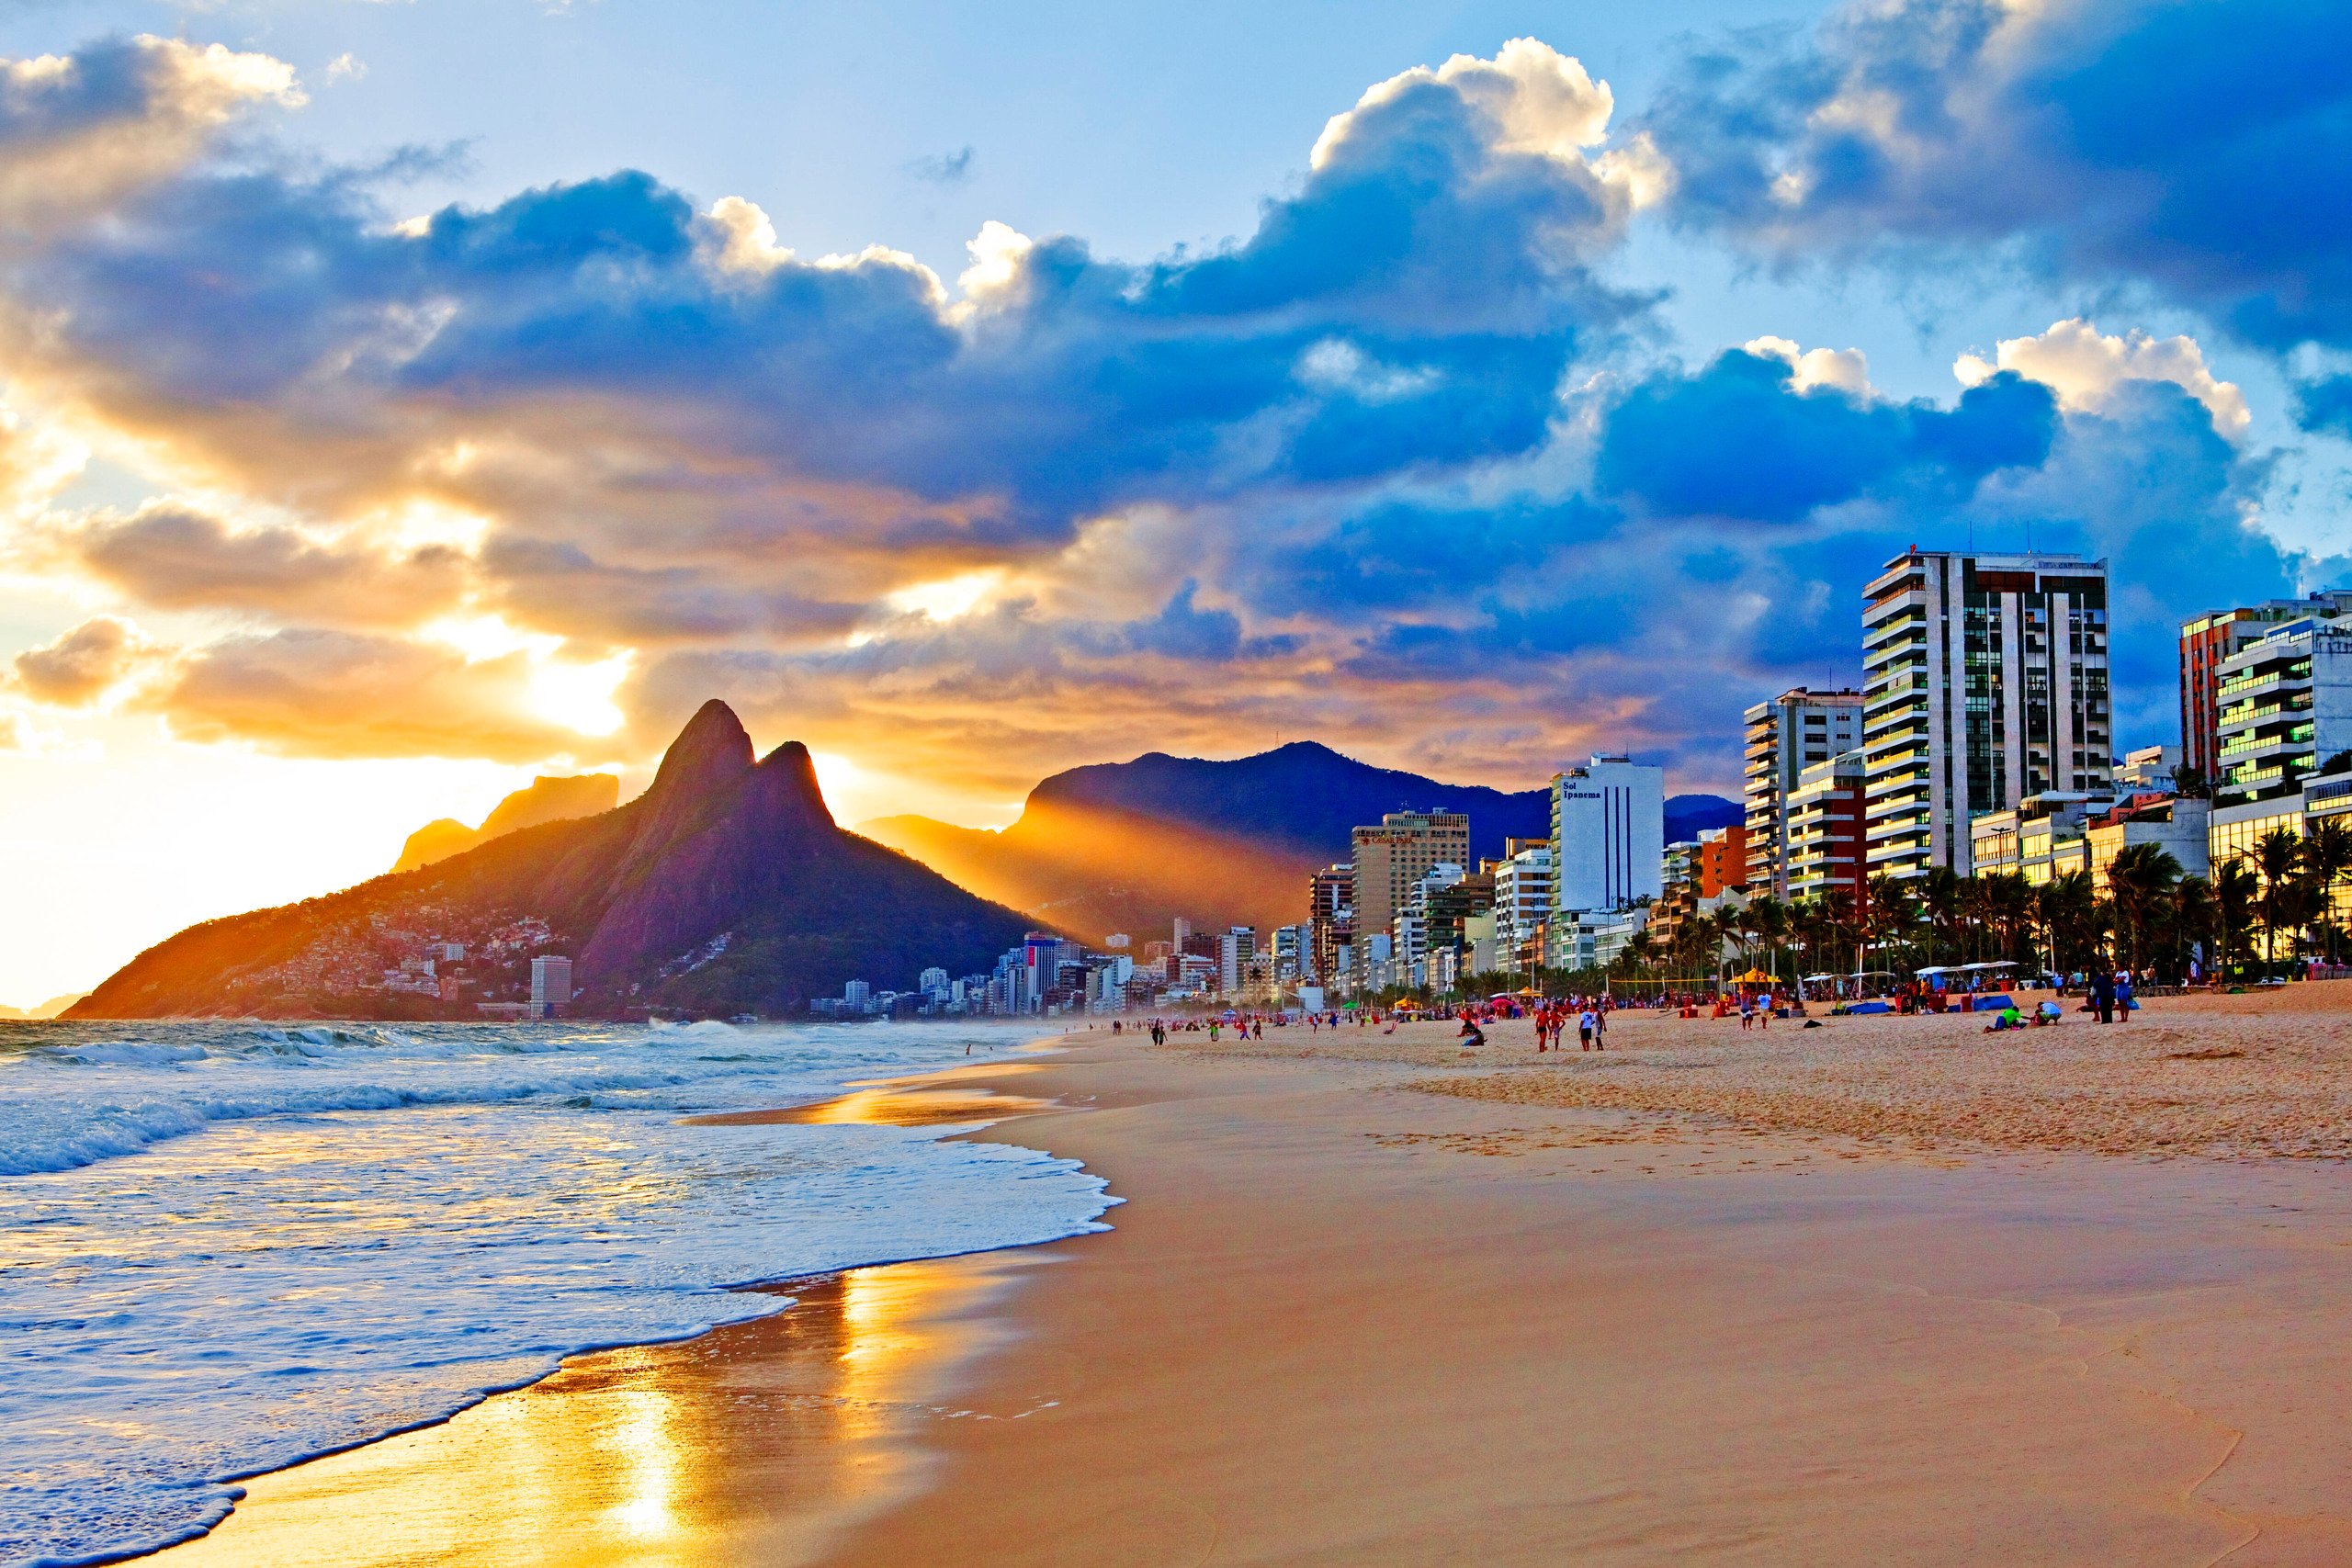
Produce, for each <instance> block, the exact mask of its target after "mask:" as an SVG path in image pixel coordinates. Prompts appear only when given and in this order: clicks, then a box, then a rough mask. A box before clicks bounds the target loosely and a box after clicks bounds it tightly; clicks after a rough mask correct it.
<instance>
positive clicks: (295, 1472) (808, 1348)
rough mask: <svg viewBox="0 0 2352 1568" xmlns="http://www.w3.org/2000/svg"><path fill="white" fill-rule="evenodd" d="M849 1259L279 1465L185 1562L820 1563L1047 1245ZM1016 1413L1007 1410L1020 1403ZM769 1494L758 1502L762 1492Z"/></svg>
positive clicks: (875, 1495)
mask: <svg viewBox="0 0 2352 1568" xmlns="http://www.w3.org/2000/svg"><path fill="white" fill-rule="evenodd" d="M1039 1260H1040V1259H1039V1256H1038V1255H1037V1254H1035V1253H1025V1254H1024V1253H1021V1252H1005V1253H989V1254H981V1255H978V1256H976V1257H971V1258H946V1259H940V1260H936V1261H931V1262H920V1263H900V1264H891V1265H888V1266H884V1267H880V1268H873V1269H853V1270H851V1271H850V1272H848V1273H846V1274H843V1275H840V1276H837V1277H833V1278H829V1279H824V1280H812V1281H809V1282H807V1283H805V1284H802V1285H799V1286H796V1287H795V1288H794V1291H793V1294H794V1295H795V1297H796V1299H797V1304H796V1305H794V1306H793V1307H792V1308H791V1309H790V1310H788V1311H786V1312H785V1313H782V1314H778V1315H776V1316H775V1317H771V1318H767V1319H764V1320H762V1321H759V1322H755V1323H749V1324H737V1325H731V1326H729V1327H725V1328H721V1329H718V1330H717V1331H715V1332H713V1333H711V1334H707V1335H705V1336H704V1337H701V1338H699V1339H694V1340H688V1341H685V1342H683V1343H680V1344H675V1345H663V1346H648V1347H639V1348H629V1349H621V1350H611V1351H603V1352H599V1353H596V1354H594V1355H589V1356H582V1357H578V1358H575V1359H572V1360H571V1361H569V1362H567V1363H566V1364H565V1366H564V1367H563V1368H562V1370H561V1371H558V1372H557V1373H556V1374H555V1375H554V1376H552V1377H550V1378H548V1379H547V1380H546V1381H545V1382H540V1383H537V1384H535V1385H534V1386H532V1387H530V1388H527V1389H523V1390H520V1391H517V1392H516V1393H509V1394H503V1395H500V1396H498V1397H496V1398H493V1399H492V1400H489V1401H487V1402H486V1403H484V1404H480V1405H477V1406H476V1407H475V1408H473V1409H471V1410H469V1411H466V1412H464V1413H462V1414H461V1415H459V1416H457V1417H456V1418H455V1419H453V1420H451V1421H448V1422H447V1423H445V1424H443V1425H441V1426H437V1427H428V1428H425V1429H424V1430H421V1431H416V1432H412V1433H407V1434H404V1435H402V1436H400V1437H395V1438H386V1439H385V1440H383V1441H381V1442H378V1443H373V1444H370V1445H369V1446H368V1447H366V1448H362V1449H356V1450H352V1451H350V1452H348V1453H344V1454H337V1455H333V1456H330V1457H328V1458H325V1459H322V1460H316V1461H311V1463H309V1464H305V1465H300V1466H297V1467H296V1468H294V1469H292V1470H289V1471H285V1472H279V1473H277V1474H276V1475H271V1476H265V1477H262V1478H260V1479H258V1480H255V1481H254V1482H253V1483H250V1495H248V1496H247V1497H246V1499H245V1500H244V1501H243V1502H242V1503H240V1504H239V1505H238V1506H237V1511H236V1513H235V1514H233V1515H232V1517H230V1519H229V1520H228V1522H227V1523H225V1524H223V1525H222V1526H221V1527H220V1529H217V1530H216V1531H214V1532H213V1534H212V1535H210V1536H209V1537H207V1538H205V1539H203V1540H197V1541H191V1542H189V1543H188V1544H187V1545H185V1546H181V1547H177V1548H175V1549H173V1550H172V1551H167V1552H164V1553H161V1554H159V1556H158V1557H157V1558H151V1559H149V1561H151V1562H154V1561H161V1562H169V1563H171V1564H172V1565H173V1568H202V1565H204V1564H209V1563H221V1564H230V1563H233V1564H237V1565H239V1568H275V1565H279V1564H285V1565H289V1568H290V1565H292V1564H298V1563H299V1564H314V1563H322V1562H334V1563H338V1564H348V1565H354V1568H391V1565H392V1564H427V1563H465V1564H468V1565H486V1568H507V1565H513V1568H522V1565H524V1564H533V1565H542V1564H570V1563H590V1562H594V1563H598V1564H628V1565H630V1568H669V1565H672V1564H676V1565H680V1568H684V1565H685V1564H690V1563H693V1564H701V1563H711V1562H760V1563H763V1564H770V1563H773V1564H788V1563H796V1562H807V1561H809V1559H811V1558H812V1557H814V1556H815V1555H816V1554H817V1553H818V1552H819V1551H820V1550H821V1549H822V1547H823V1546H824V1544H825V1543H826V1542H827V1541H829V1540H832V1539H834V1537H835V1536H836V1535H837V1533H838V1532H839V1531H841V1530H842V1529H844V1528H846V1527H847V1526H849V1525H851V1524H853V1523H854V1522H856V1521H857V1520H859V1519H861V1518H864V1517H867V1516H869V1515H870V1514H872V1513H873V1512H875V1511H876V1510H877V1509H878V1508H880V1507H882V1506H886V1505H888V1503H890V1502H892V1501H895V1500H896V1499H898V1498H899V1497H902V1496H904V1495H906V1494H907V1493H908V1492H910V1490H911V1489H912V1488H913V1487H914V1486H915V1485H916V1484H917V1483H919V1482H920V1480H921V1478H922V1473H923V1471H924V1467H925V1465H926V1464H927V1462H928V1460H927V1458H926V1455H925V1454H924V1452H923V1451H922V1448H921V1435H920V1428H921V1427H922V1425H923V1424H924V1423H926V1422H928V1421H932V1420H936V1419H940V1418H943V1417H944V1416H950V1415H952V1414H955V1411H954V1407H953V1406H949V1405H943V1404H941V1403H940V1402H942V1401H944V1400H945V1399H946V1398H947V1397H948V1396H949V1394H950V1393H951V1392H952V1390H953V1387H954V1384H955V1382H956V1372H957V1371H958V1370H959V1369H960V1368H962V1367H964V1366H965V1365H967V1363H968V1362H969V1360H970V1359H971V1358H972V1357H974V1356H975V1355H977V1354H978V1353H979V1352H980V1351H982V1350H984V1349H985V1348H988V1346H989V1345H990V1344H992V1343H994V1342H995V1341H996V1340H997V1339H999V1338H1000V1337H1002V1335H1004V1334H1005V1333H1006V1332H1008V1330H1007V1327H1006V1325H1005V1320H1004V1318H1003V1317H1002V1315H1001V1310H1000V1309H1001V1304H1002V1300H1003V1297H1004V1296H1005V1294H1006V1293H1007V1292H1008V1291H1009V1289H1010V1288H1011V1286H1012V1283H1013V1281H1014V1280H1015V1278H1016V1276H1017V1275H1019V1274H1020V1273H1021V1272H1022V1271H1023V1270H1024V1269H1028V1268H1030V1267H1033V1266H1035V1264H1036V1263H1037V1262H1038V1261H1039ZM1006 1414H1014V1413H1010V1412H1008V1413H1006ZM752 1502H756V1504H757V1506H756V1507H755V1508H754V1507H749V1506H746V1505H747V1503H752Z"/></svg>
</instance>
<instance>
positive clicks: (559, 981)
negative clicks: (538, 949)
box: [531, 953, 571, 1018]
mask: <svg viewBox="0 0 2352 1568" xmlns="http://www.w3.org/2000/svg"><path fill="white" fill-rule="evenodd" d="M570 1005H571V959H569V958H559V957H556V956H555V955H554V954H552V953H547V954H542V955H541V956H539V957H537V958H534V959H532V960H531V1016H532V1017H533V1018H553V1017H554V1016H555V1015H556V1010H558V1009H559V1008H563V1007H568V1006H570Z"/></svg>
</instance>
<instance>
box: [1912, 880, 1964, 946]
mask: <svg viewBox="0 0 2352 1568" xmlns="http://www.w3.org/2000/svg"><path fill="white" fill-rule="evenodd" d="M1918 887H1919V908H1920V909H1921V910H1922V911H1924V912H1925V913H1926V915H1927V917H1928V925H1929V926H1930V928H1932V930H1933V931H1934V933H1935V945H1934V946H1933V947H1932V948H1931V949H1930V950H1929V955H1930V956H1931V957H1933V958H1934V959H1935V960H1936V961H1937V962H1938V963H1941V962H1942V961H1943V959H1944V957H1945V956H1946V952H1947V950H1948V949H1949V948H1950V947H1951V945H1952V933H1953V932H1954V931H1957V930H1958V929H1959V927H1960V917H1961V911H1962V908H1964V907H1965V905H1966V902H1967V898H1968V888H1967V885H1966V884H1965V883H1963V882H1962V880H1961V877H1960V874H1959V873H1957V872H1955V871H1953V870H1952V869H1951V867H1949V866H1941V865H1939V866H1934V867H1931V868H1929V870H1928V874H1926V875H1925V876H1922V877H1920V878H1919V883H1918Z"/></svg>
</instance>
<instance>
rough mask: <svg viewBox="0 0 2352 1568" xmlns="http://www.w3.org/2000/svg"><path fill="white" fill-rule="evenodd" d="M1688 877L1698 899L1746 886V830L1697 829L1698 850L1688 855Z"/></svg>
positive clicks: (1734, 825)
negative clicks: (1689, 866) (1696, 890)
mask: <svg viewBox="0 0 2352 1568" xmlns="http://www.w3.org/2000/svg"><path fill="white" fill-rule="evenodd" d="M1690 875H1691V881H1692V882H1693V883H1695V884H1696V885H1697V886H1698V893H1699V897H1702V898H1713V897H1719V896H1720V895H1722V894H1723V893H1724V892H1725V891H1727V890H1729V889H1731V888H1734V887H1745V886H1747V829H1746V828H1745V827H1743V826H1742V825H1741V824H1739V823H1737V822H1735V823H1733V824H1732V825H1731V826H1729V827H1728V828H1702V829H1700V830H1699V841H1698V846H1697V848H1696V849H1695V850H1693V851H1692V852H1691V872H1690Z"/></svg>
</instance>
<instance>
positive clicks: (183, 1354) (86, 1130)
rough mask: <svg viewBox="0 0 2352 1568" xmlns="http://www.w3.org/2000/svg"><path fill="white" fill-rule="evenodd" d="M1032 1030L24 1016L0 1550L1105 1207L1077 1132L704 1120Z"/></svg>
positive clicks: (957, 1054) (96, 1540)
mask: <svg viewBox="0 0 2352 1568" xmlns="http://www.w3.org/2000/svg"><path fill="white" fill-rule="evenodd" d="M1021 1038H1022V1036H1020V1035H1019V1034H1017V1033H1012V1032H1004V1031H989V1030H986V1029H975V1028H970V1027H959V1028H950V1027H946V1026H933V1025H894V1026H887V1027H876V1028H855V1027H848V1026H842V1027H831V1028H828V1027H818V1028H808V1029H770V1028H741V1029H737V1028H732V1027H729V1026H727V1025H718V1026H716V1027H706V1026H700V1025H697V1026H693V1027H691V1028H684V1029H670V1030H645V1029H633V1028H631V1029H624V1028H615V1027H598V1026H567V1025H552V1024H543V1025H531V1026H526V1027H522V1028H513V1027H487V1026H485V1027H480V1028H468V1027H458V1026H431V1025H419V1026H412V1027H409V1028H405V1029H401V1030H390V1029H381V1028H375V1027H370V1026H345V1027H342V1028H332V1027H313V1028H303V1029H279V1028H273V1027H267V1026H255V1025H250V1024H247V1025H234V1024H167V1025H157V1026H153V1027H151V1028H144V1029H141V1030H140V1031H138V1032H135V1033H134V1032H130V1031H127V1030H125V1029H123V1028H122V1026H119V1025H116V1026H107V1028H106V1029H104V1030H101V1029H99V1028H97V1027H96V1026H90V1025H73V1026H61V1025H38V1026H6V1025H0V1563H8V1564H30V1563H49V1562H86V1561H91V1560H95V1559H102V1558H107V1557H113V1556H117V1555H120V1554H122V1553H125V1552H129V1551H137V1550H141V1549H145V1548H151V1547H155V1546H161V1545H164V1544H166V1543H168V1542H170V1541H172V1540H179V1539H183V1538H185V1537H187V1536H188V1535H191V1534H194V1533H197V1532H198V1531H200V1530H202V1529H205V1528H207V1527H208V1526H209V1525H210V1524H212V1523H213V1522H215V1521H217V1520H218V1519H219V1518H220V1517H221V1516H222V1515H223V1514H224V1513H225V1512H226V1511H227V1510H228V1508H229V1506H230V1505H231V1503H232V1501H233V1499H234V1497H235V1495H236V1492H235V1488H234V1486H233V1484H232V1483H233V1480H234V1479H235V1478H237V1477H240V1476H244V1475H250V1474H254V1473H256V1472H261V1471H265V1470H270V1469H276V1468H278V1467H280V1466H283V1465H286V1464H289V1463H292V1462H294V1461H298V1460H300V1459H302V1458H305V1457H307V1456H310V1455H312V1454H316V1453H321V1452H325V1451H328V1450H334V1449H338V1448H343V1447H347V1446H349V1445H351V1444H354V1443H357V1442H364V1441H366V1440H368V1439H369V1438H374V1437H378V1436H380V1435H382V1434H384V1433H387V1432H390V1431H394V1430H399V1429H401V1428H404V1427H413V1426H415V1425H418V1424H420V1423H423V1422H428V1421H432V1420H435V1419H438V1418H441V1417H443V1416H448V1415H450V1414H451V1413H453V1412H455V1411H457V1410H458V1409H461V1408H463V1407H464V1406H465V1405H467V1404H470V1403H472V1402H474V1401H476V1400H478V1399H480V1398H481V1397H482V1396H483V1395H484V1394H485V1393H489V1392H492V1391H494V1390H498V1389H503V1388H511V1387H515V1386H517V1385H519V1384H522V1383H525V1382H530V1381H532V1380H534V1379H536V1378H537V1377H540V1376H543V1375H544V1374H545V1373H547V1372H548V1371H550V1370H552V1369H553V1367H554V1366H555V1364H556V1362H557V1361H558V1360H559V1359H560V1358H561V1357H562V1356H563V1355H565V1354H567V1353H569V1352H571V1351H575V1350H579V1349H583V1348H591V1347H596V1346H605V1345H616V1344H635V1343H647V1342H651V1341H655V1340H661V1339H669V1338H676V1337H683V1336H685V1335H690V1334H694V1333H696V1332H699V1331H701V1330H702V1329H704V1328H707V1327H709V1326H711V1325H714V1324H717V1323H720V1322H725V1321H729V1320H735V1319H741V1318H744V1317H749V1316H756V1315H759V1314H763V1313H765V1312H770V1311H774V1310H775V1309H776V1307H777V1306H778V1304H779V1299H778V1298H777V1297H775V1296H774V1295H769V1294H752V1293H745V1292H739V1291H731V1290H729V1289H728V1287H729V1286H735V1285H741V1284H746V1283H753V1282H760V1281H767V1280H780V1279H788V1278H792V1277H795V1276H799V1275H806V1274H812V1273H821V1272H825V1271H828V1270H832V1269H842V1268H847V1267H851V1266H854V1265H857V1264H862V1263H874V1262H882V1261H889V1260H895V1259H899V1258H927V1257H941V1256H945V1255H949V1254H953V1253H958V1252H968V1251H975V1250H979V1249H983V1248H988V1247H1005V1246H1013V1245H1019V1244H1023V1243H1028V1242H1035V1241H1044V1240H1050V1239H1053V1238H1055V1237H1058V1236H1066V1235H1076V1234H1079V1233H1081V1232H1085V1231H1089V1230H1095V1229H1100V1228H1103V1227H1102V1225H1101V1224H1100V1222H1099V1218H1098V1216H1100V1215H1101V1214H1102V1213H1103V1211H1104V1210H1105V1209H1106V1208H1107V1207H1108V1206H1109V1205H1110V1204H1111V1203H1112V1202H1114V1201H1115V1200H1114V1199H1111V1198H1109V1197H1108V1196H1106V1194H1105V1193H1104V1191H1103V1182H1102V1181H1101V1180H1100V1179H1097V1178H1094V1177H1091V1176H1089V1175H1087V1174H1086V1173H1085V1172H1084V1171H1082V1170H1081V1169H1080V1168H1078V1167H1077V1165H1076V1164H1075V1163H1074V1162H1072V1161H1069V1160H1060V1159H1055V1158H1052V1157H1050V1156H1046V1155H1042V1154H1038V1153H1036V1152H1035V1151H1032V1150H1027V1149H1021V1148H1015V1147H1011V1146H1008V1145H997V1144H979V1143H971V1142H966V1141H956V1140H950V1139H947V1138H945V1137H944V1133H945V1132H947V1131H952V1129H936V1128H924V1129H906V1128H889V1127H866V1126H790V1125H754V1126H710V1125H687V1124H684V1122H682V1120H681V1114H682V1113H686V1112H696V1111H729V1110H741V1109H748V1108H752V1107H757V1106H769V1105H779V1104H788V1103H793V1102H795V1101H799V1100H809V1099H814V1098H818V1097H820V1096H822V1095H824V1094H827V1093H830V1092H831V1091H832V1090H834V1089H838V1088H839V1087H841V1086H842V1084H843V1083H844V1082H847V1081H849V1080H851V1079H854V1078H857V1077H868V1076H874V1075H877V1074H888V1073H892V1072H903V1071H908V1070H916V1069H920V1068H922V1067H923V1066H930V1065H933V1064H942V1065H944V1063H945V1062H947V1061H951V1060H952V1061H956V1062H961V1061H963V1060H964V1047H965V1045H966V1044H967V1043H971V1042H974V1041H976V1040H977V1041H978V1042H979V1043H982V1044H983V1045H984V1046H985V1047H986V1048H989V1049H995V1050H1001V1049H1006V1048H1009V1047H1010V1046H1012V1044H1014V1043H1017V1042H1018V1041H1019V1040H1020V1039H1021Z"/></svg>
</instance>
